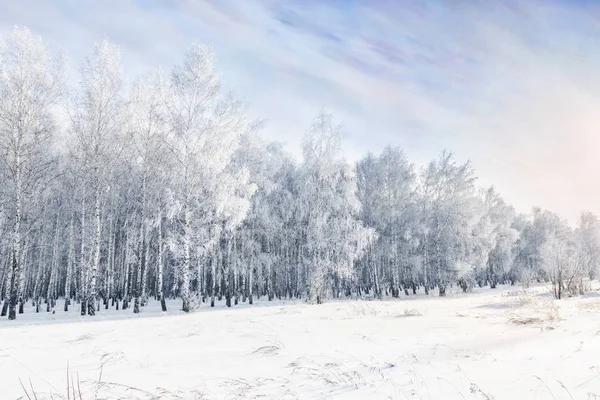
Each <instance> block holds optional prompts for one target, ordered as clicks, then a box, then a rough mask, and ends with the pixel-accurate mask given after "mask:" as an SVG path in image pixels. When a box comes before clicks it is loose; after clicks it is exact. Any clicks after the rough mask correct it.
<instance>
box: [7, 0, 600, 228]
mask: <svg viewBox="0 0 600 400" xmlns="http://www.w3.org/2000/svg"><path fill="white" fill-rule="evenodd" d="M14 25H19V26H27V27H28V28H30V29H31V30H32V31H33V32H34V33H36V34H38V35H40V36H42V37H43V39H44V40H45V41H46V42H47V43H48V44H49V45H50V46H51V47H52V48H53V49H56V50H58V49H60V50H64V51H65V52H66V53H67V55H68V56H69V60H70V61H69V68H70V72H71V73H72V76H74V77H76V76H77V68H78V64H79V63H80V62H81V60H82V59H83V57H84V56H85V55H86V54H89V53H90V52H91V49H92V46H93V43H94V42H97V41H100V40H102V39H104V38H108V39H110V40H112V41H114V42H115V43H117V44H119V45H120V46H121V49H122V58H123V64H124V69H125V71H126V75H127V79H128V80H129V81H133V80H134V79H135V78H136V77H137V76H139V75H141V74H144V73H147V72H148V71H149V70H150V69H152V68H154V67H156V66H161V67H162V68H164V69H165V70H169V69H170V68H171V67H172V66H173V65H174V64H176V63H178V62H180V61H181V59H182V55H183V53H184V51H185V50H186V48H188V47H189V46H190V45H191V44H192V43H193V42H194V41H200V42H202V43H206V44H212V45H213V47H214V49H215V52H216V54H217V58H218V68H219V70H220V71H221V73H222V76H223V80H224V83H225V85H226V86H227V87H228V88H235V90H236V92H237V93H238V95H240V96H241V97H243V98H244V99H245V100H246V101H247V102H248V103H249V113H250V114H251V116H252V117H255V118H261V119H264V120H265V126H264V128H263V131H262V135H263V136H265V137H266V138H267V139H268V140H276V141H280V142H283V143H284V144H285V146H286V148H287V149H288V150H289V151H290V152H292V153H293V154H295V155H296V156H298V157H299V156H300V155H301V151H300V146H301V141H302V136H303V134H304V132H305V131H306V130H307V128H308V126H309V125H310V123H311V121H312V119H313V118H314V116H315V115H316V114H317V113H318V111H319V110H320V109H321V108H322V107H325V108H326V109H328V110H332V111H334V112H335V113H336V115H337V118H338V119H339V120H340V121H341V122H343V124H344V126H345V130H344V148H345V151H346V154H347V157H348V159H349V160H357V159H358V158H360V157H361V156H362V155H363V154H365V153H367V152H374V153H377V152H379V151H381V149H382V148H383V147H384V146H386V145H393V146H400V147H402V148H403V149H404V150H405V152H406V154H407V156H408V157H409V159H411V160H412V161H413V162H415V164H417V165H418V166H421V165H424V164H425V163H427V162H428V161H429V160H431V159H433V158H435V157H436V156H438V155H439V153H440V152H441V151H442V150H444V149H447V150H449V151H452V152H453V153H454V154H455V156H456V159H457V160H458V161H460V162H463V161H466V160H471V161H472V163H473V165H474V167H475V168H476V172H477V176H478V177H479V184H480V185H482V186H489V185H492V184H493V185H494V186H495V187H496V189H497V190H498V191H499V192H500V193H501V194H502V195H503V197H504V198H505V199H506V200H507V201H508V202H510V203H511V204H513V205H514V206H515V208H516V209H517V210H518V211H521V212H527V211H529V210H530V209H531V207H532V206H534V205H538V206H541V207H543V208H548V209H551V210H553V211H555V212H558V213H559V214H561V215H562V216H563V217H565V218H567V219H568V220H570V221H571V222H575V221H576V219H577V218H578V215H579V213H580V212H581V211H583V210H590V211H593V212H596V213H599V214H600V78H598V77H597V76H598V75H599V74H600V2H598V1H592V0H564V1H559V0H544V1H542V0H526V1H525V0H524V1H516V0H490V1H481V0H448V1H427V0H413V1H409V0H368V1H367V0H328V1H327V0H323V1H318V0H285V1H283V0H280V1H276V0H193V1H192V0H188V1H184V0H119V1H117V0H113V1H109V0H96V1H92V0H83V1H81V0H53V1H47V0H27V1H23V0H0V35H3V34H6V33H7V32H8V30H10V28H11V27H12V26H14ZM74 79H76V78H74Z"/></svg>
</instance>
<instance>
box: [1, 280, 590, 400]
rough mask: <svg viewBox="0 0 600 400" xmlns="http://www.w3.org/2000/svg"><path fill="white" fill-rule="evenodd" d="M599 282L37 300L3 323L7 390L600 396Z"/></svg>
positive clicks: (118, 394)
mask: <svg viewBox="0 0 600 400" xmlns="http://www.w3.org/2000/svg"><path fill="white" fill-rule="evenodd" d="M597 288H598V285H597V284H596V287H595V289H596V291H592V292H589V293H587V294H586V295H585V296H582V297H578V298H570V299H564V300H561V301H554V300H552V298H551V297H550V295H549V292H548V290H547V289H545V288H543V287H538V288H535V289H531V290H529V291H527V292H523V291H522V290H521V289H520V288H518V287H503V288H498V289H496V290H490V289H477V290H476V291H475V292H474V293H472V294H467V295H462V294H453V295H451V296H449V297H448V298H445V299H440V298H436V297H429V298H426V297H425V296H411V297H404V298H402V299H400V300H389V301H365V300H344V301H332V302H329V303H326V304H322V305H318V306H317V305H307V304H304V303H291V302H271V303H268V302H266V301H265V302H263V301H259V302H257V304H255V305H254V306H247V305H241V306H237V307H234V308H231V309H227V308H225V307H224V305H223V304H219V305H218V307H215V308H214V309H210V308H208V307H205V306H204V307H203V308H201V309H200V310H199V311H197V312H194V313H191V314H187V315H184V314H181V313H178V312H169V313H167V314H161V313H160V311H159V307H158V304H157V303H156V302H152V303H151V304H150V305H149V306H148V307H146V308H145V309H144V311H143V313H142V314H140V315H136V316H134V315H133V314H131V313H130V310H128V311H126V312H123V311H117V312H115V311H108V312H107V311H104V310H102V311H101V315H98V316H96V317H92V318H90V317H85V318H80V317H79V316H78V315H77V313H76V312H75V307H73V312H70V313H68V314H65V313H63V312H62V311H59V310H57V312H56V314H54V315H53V314H47V313H40V314H35V313H33V312H32V310H31V309H28V310H26V314H25V315H19V316H18V317H19V319H18V320H17V321H12V322H9V321H6V320H4V319H3V320H1V321H0V398H2V399H14V398H19V397H23V398H27V396H26V395H25V391H24V389H23V388H22V387H21V382H22V384H23V385H24V386H25V388H26V389H27V390H28V392H29V395H30V396H31V399H34V396H33V395H32V389H31V387H33V388H34V389H35V390H36V392H37V399H38V400H41V399H44V398H50V395H51V394H53V395H54V398H65V399H67V398H70V399H74V398H77V399H79V394H80V392H81V394H82V398H83V399H84V400H85V399H95V398H97V399H119V398H123V399H158V398H161V399H176V398H181V399H238V398H239V399H241V398H244V399H245V398H267V399H329V398H343V399H445V400H446V399H492V398H493V399H497V400H498V399H596V398H598V399H600V291H597ZM169 306H170V309H171V310H175V309H176V308H177V307H178V306H179V302H171V303H169ZM67 371H68V374H67ZM68 375H69V376H71V377H72V378H69V383H70V384H72V383H73V382H75V385H74V386H75V396H74V395H73V392H72V391H70V396H69V397H68V396H67V384H68V383H67V382H68V380H67V376H68ZM77 377H78V378H77ZM20 381H21V382H20ZM61 395H62V396H63V397H60V396H61Z"/></svg>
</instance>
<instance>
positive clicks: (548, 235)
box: [0, 27, 600, 319]
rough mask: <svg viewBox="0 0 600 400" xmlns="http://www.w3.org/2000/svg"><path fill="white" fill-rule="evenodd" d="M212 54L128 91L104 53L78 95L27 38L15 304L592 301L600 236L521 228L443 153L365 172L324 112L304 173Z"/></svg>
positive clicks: (52, 57) (21, 84) (14, 36)
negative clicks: (581, 297) (458, 297)
mask: <svg viewBox="0 0 600 400" xmlns="http://www.w3.org/2000/svg"><path fill="white" fill-rule="evenodd" d="M215 61H216V60H215V54H214V51H213V50H212V48H210V47H207V46H204V45H202V44H198V43H196V44H193V45H192V46H191V47H190V48H189V49H188V51H187V52H186V53H185V54H184V55H183V57H182V60H181V62H180V63H179V64H178V65H176V66H174V67H173V68H172V69H171V71H169V72H168V73H165V72H164V71H162V70H161V69H155V70H153V71H152V72H151V73H149V74H147V75H146V76H142V77H139V78H138V79H136V80H135V82H134V83H133V84H132V85H131V87H128V86H126V85H125V83H124V73H123V69H122V66H121V61H120V50H119V47H118V46H117V45H115V44H113V43H111V42H109V41H106V40H105V41H103V42H101V43H98V44H96V45H95V46H94V48H93V50H92V51H91V53H90V54H89V55H88V56H87V57H86V58H85V60H84V62H83V63H82V65H81V68H80V76H79V77H78V85H76V86H75V87H70V86H69V85H68V82H69V80H68V79H67V76H66V72H65V63H66V59H65V57H64V56H63V55H62V54H55V53H53V52H52V51H51V50H50V49H49V48H48V47H47V46H46V45H45V44H44V43H43V41H42V39H41V38H40V37H38V36H35V35H33V34H32V33H31V32H30V31H29V30H28V29H26V28H19V27H15V28H14V29H13V30H12V31H11V32H10V33H9V34H7V35H6V36H5V37H2V38H1V40H0V157H1V162H0V297H1V300H2V311H1V312H2V316H6V315H8V318H9V319H15V318H16V317H17V314H18V313H23V312H24V308H25V304H26V303H27V302H29V301H31V304H32V305H33V306H34V307H35V310H36V311H37V312H40V311H53V312H54V311H55V309H56V308H60V309H63V310H64V311H67V310H69V308H70V307H77V309H78V310H79V311H80V312H81V314H82V315H86V314H87V315H95V314H96V313H97V312H100V311H101V310H102V309H103V308H104V309H108V308H109V307H114V308H116V309H127V308H130V307H131V308H133V311H134V312H136V313H137V312H139V311H140V310H141V308H142V307H144V306H145V305H146V304H147V302H148V301H149V299H150V298H154V299H156V300H158V301H160V302H161V307H162V309H163V311H166V307H167V305H166V301H165V300H166V299H167V298H180V299H181V309H182V310H183V311H186V312H187V311H190V310H192V309H194V308H195V307H198V306H199V305H200V303H205V302H206V303H210V304H211V306H214V304H215V300H216V299H218V300H221V299H222V298H225V301H226V305H227V306H231V305H232V304H238V302H239V301H242V302H246V301H248V302H249V303H250V304H252V302H253V300H254V298H255V297H260V296H265V297H267V298H268V299H269V300H272V299H274V298H304V299H308V300H310V301H314V302H317V303H319V302H321V301H323V300H324V299H326V298H340V297H351V296H374V297H377V298H382V297H383V296H384V295H391V296H394V297H399V296H400V295H401V294H402V292H404V295H411V294H416V293H417V292H418V291H419V290H421V291H424V293H427V294H429V293H430V292H431V291H433V290H437V293H438V294H439V295H440V296H444V295H445V294H446V291H447V288H448V287H450V286H453V285H458V286H459V287H461V288H462V289H463V290H464V291H469V290H471V289H472V288H473V287H474V286H476V285H479V286H483V285H489V286H490V287H491V288H494V287H496V285H498V284H500V283H511V284H515V283H517V282H523V283H528V282H530V281H532V280H538V281H548V282H552V283H553V287H554V291H555V295H556V296H557V297H558V298H560V297H561V296H562V295H563V294H564V293H568V294H575V293H579V292H581V291H583V290H584V288H585V282H586V281H587V279H591V278H594V277H595V276H596V273H597V263H598V258H599V257H600V240H599V232H600V221H599V219H598V218H597V217H596V216H595V215H593V214H591V213H584V214H582V216H581V219H580V221H579V224H578V226H577V227H576V228H575V229H572V228H571V227H570V226H569V225H568V224H567V223H566V222H565V221H564V220H563V219H561V218H560V217H559V216H557V215H556V214H554V213H552V212H550V211H546V210H541V209H539V208H534V209H533V211H532V213H531V214H529V215H522V214H517V213H516V212H515V210H514V209H513V208H512V207H511V206H510V205H508V204H507V203H505V202H504V200H503V199H502V198H501V197H500V195H499V194H498V193H497V192H496V191H495V190H494V189H493V188H488V189H480V188H478V187H477V186H476V177H475V173H474V170H473V168H472V166H471V164H470V163H469V162H466V163H462V164H461V163H459V162H457V161H456V160H455V159H454V157H453V156H452V154H451V153H449V152H443V153H442V154H441V155H440V156H439V157H438V158H437V159H435V160H433V161H431V162H430V163H429V164H428V165H427V166H425V167H424V168H417V167H415V165H414V164H412V163H410V161H409V160H408V159H407V157H406V156H405V154H404V153H403V152H402V150H401V149H399V148H394V147H387V148H385V149H384V150H383V151H382V153H381V154H379V155H373V154H368V155H366V156H365V157H363V158H362V159H360V160H359V161H358V162H356V163H350V162H348V161H347V160H346V159H345V158H344V155H343V152H342V148H341V141H342V133H343V127H342V125H341V124H339V123H338V122H336V120H335V118H334V116H333V115H332V114H330V113H327V112H325V111H322V112H320V113H319V114H318V115H317V117H316V118H315V119H314V121H313V122H312V124H311V125H310V126H309V129H308V130H307V133H306V135H305V138H304V142H303V159H302V161H301V162H297V161H295V160H294V159H293V157H291V156H290V155H289V154H287V153H286V152H285V151H284V150H283V148H282V146H281V145H280V144H278V143H267V142H265V141H264V140H262V139H261V138H260V136H259V134H258V132H259V131H260V128H261V123H260V121H251V120H249V119H248V117H247V114H246V110H245V104H244V102H242V101H241V100H240V99H239V98H238V97H236V95H235V94H234V93H231V92H228V91H226V90H225V89H224V88H223V85H222V81H221V77H220V75H219V72H218V70H217V68H216V64H215Z"/></svg>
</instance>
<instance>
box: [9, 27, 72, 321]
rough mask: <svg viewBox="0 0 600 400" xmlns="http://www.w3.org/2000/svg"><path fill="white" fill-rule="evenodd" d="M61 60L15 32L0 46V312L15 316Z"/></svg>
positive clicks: (22, 31)
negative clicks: (2, 294)
mask: <svg viewBox="0 0 600 400" xmlns="http://www.w3.org/2000/svg"><path fill="white" fill-rule="evenodd" d="M63 65H64V58H63V57H61V56H56V57H52V56H51V55H50V53H49V51H48V49H47V48H46V46H45V45H44V43H43V42H42V40H41V38H39V37H36V36H34V35H32V34H31V32H30V31H29V30H28V29H26V28H14V29H13V30H12V31H11V32H10V33H9V35H8V36H7V37H5V38H2V41H1V42H0V154H1V156H0V158H1V159H2V160H3V168H2V171H3V172H4V174H5V180H4V181H5V182H6V184H7V185H8V187H9V189H8V190H9V196H10V197H9V198H10V202H9V203H7V206H6V208H7V209H9V210H10V211H9V212H10V213H11V217H10V218H9V219H10V223H11V224H12V227H13V228H12V232H11V236H12V243H11V247H10V256H9V257H10V259H11V261H10V268H9V271H8V274H7V283H8V285H7V293H8V298H7V299H5V302H4V305H3V310H2V314H3V315H5V314H6V309H7V308H8V319H15V318H16V305H17V301H18V294H19V283H20V280H21V274H22V272H23V271H22V263H23V254H22V252H23V237H22V234H23V231H24V229H26V227H25V226H24V217H26V219H31V218H32V217H34V216H33V215H30V211H31V203H32V202H33V201H35V200H36V198H38V197H39V195H40V192H41V191H43V190H44V188H45V187H46V184H47V183H48V181H49V180H50V178H51V177H50V176H49V173H48V172H49V169H50V168H51V166H52V165H53V163H54V158H53V155H52V149H53V132H54V130H55V124H54V121H53V119H52V114H51V110H52V108H53V107H54V106H56V105H57V103H58V101H59V99H60V98H61V95H62V94H63V93H64V75H63Z"/></svg>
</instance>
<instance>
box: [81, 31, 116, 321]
mask: <svg viewBox="0 0 600 400" xmlns="http://www.w3.org/2000/svg"><path fill="white" fill-rule="evenodd" d="M122 74H123V72H122V68H121V62H120V50H119V47H118V46H116V45H115V44H112V43H110V42H108V41H107V40H104V41H102V42H101V43H98V44H96V45H95V46H94V52H93V54H92V55H91V56H88V57H87V58H86V59H85V61H84V63H83V65H82V66H81V84H80V91H79V93H78V94H77V96H76V98H75V102H74V103H75V105H74V108H73V110H72V115H71V121H72V133H73V138H74V142H75V143H74V145H75V147H74V151H73V158H74V159H75V160H76V162H77V164H78V168H79V171H80V174H81V181H82V185H84V187H83V199H82V202H84V203H83V204H82V211H81V213H82V214H81V219H82V221H85V220H86V219H87V218H86V217H87V215H86V214H87V213H88V205H87V204H85V201H86V200H87V199H88V198H89V203H88V204H89V208H90V209H91V223H92V226H91V229H87V228H86V227H85V224H84V222H82V231H83V232H82V243H85V241H86V238H87V237H88V235H89V239H91V240H89V244H90V247H91V248H90V249H89V250H88V251H89V253H88V254H86V253H85V249H84V248H83V245H82V257H81V262H82V263H84V264H83V265H82V271H83V273H84V287H85V292H86V293H85V298H83V299H82V303H81V307H82V313H84V311H85V310H86V309H87V314H89V315H95V312H96V311H95V310H96V297H97V280H98V269H99V267H100V252H101V245H102V237H101V236H102V206H103V202H104V201H105V198H106V196H107V194H108V192H109V190H110V177H111V171H112V169H113V168H114V167H115V165H116V163H117V162H118V161H119V157H120V154H121V150H122V146H123V141H122V135H121V130H122V128H123V126H122V122H123V120H122V118H123V115H122V110H123V109H124V100H123V98H122V87H123V78H122ZM86 229H87V230H86Z"/></svg>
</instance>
